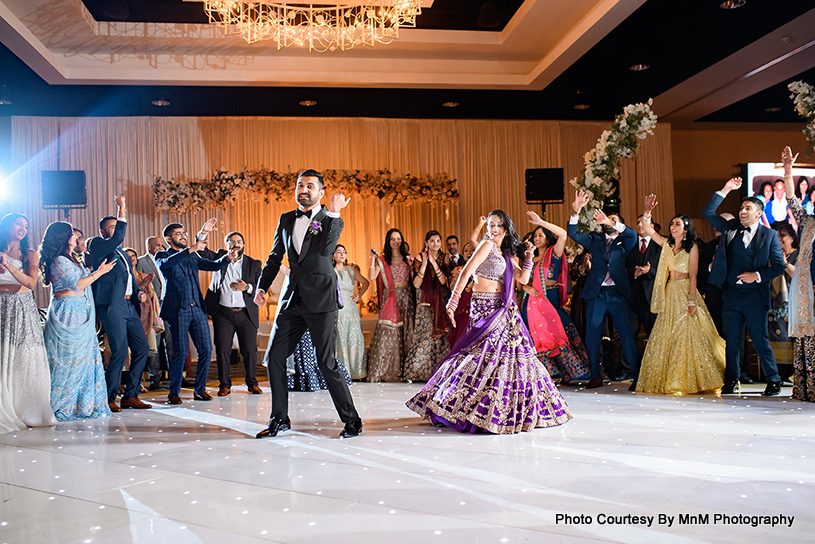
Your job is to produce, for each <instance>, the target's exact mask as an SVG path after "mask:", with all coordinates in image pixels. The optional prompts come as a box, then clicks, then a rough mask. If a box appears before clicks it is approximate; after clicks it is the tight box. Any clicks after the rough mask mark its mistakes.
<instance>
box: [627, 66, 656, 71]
mask: <svg viewBox="0 0 815 544" xmlns="http://www.w3.org/2000/svg"><path fill="white" fill-rule="evenodd" d="M650 67H651V65H650V64H635V65H633V66H629V67H628V69H629V70H631V71H632V72H644V71H646V70H647V69H648V68H650Z"/></svg>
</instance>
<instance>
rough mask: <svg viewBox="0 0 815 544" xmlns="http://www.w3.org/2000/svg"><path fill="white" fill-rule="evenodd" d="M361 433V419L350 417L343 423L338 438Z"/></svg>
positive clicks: (350, 436)
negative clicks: (350, 418)
mask: <svg viewBox="0 0 815 544" xmlns="http://www.w3.org/2000/svg"><path fill="white" fill-rule="evenodd" d="M360 434H362V420H361V419H352V420H351V421H349V422H347V423H346V424H345V428H343V430H342V431H341V432H340V438H352V437H354V436H359V435H360Z"/></svg>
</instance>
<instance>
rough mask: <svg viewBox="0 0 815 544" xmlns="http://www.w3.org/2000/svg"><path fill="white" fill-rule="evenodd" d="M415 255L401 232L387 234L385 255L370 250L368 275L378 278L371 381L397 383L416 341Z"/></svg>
mask: <svg viewBox="0 0 815 544" xmlns="http://www.w3.org/2000/svg"><path fill="white" fill-rule="evenodd" d="M411 260H412V257H411V256H410V253H409V252H408V245H407V242H405V239H404V237H403V236H402V232H401V231H400V230H399V229H390V230H389V231H388V232H387V234H385V247H384V248H383V250H382V255H381V256H380V255H377V253H376V251H374V250H371V266H370V267H369V268H368V276H369V277H370V278H371V280H376V286H377V296H378V300H379V320H378V321H377V322H376V328H375V329H374V336H373V338H372V339H371V347H370V349H369V350H368V381H369V382H398V381H400V380H401V379H402V362H403V361H404V358H405V356H406V355H407V354H408V352H409V351H410V345H411V343H412V341H413V318H414V311H415V310H414V304H413V292H412V288H411V286H410V279H411V270H410V261H411Z"/></svg>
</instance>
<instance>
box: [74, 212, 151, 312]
mask: <svg viewBox="0 0 815 544" xmlns="http://www.w3.org/2000/svg"><path fill="white" fill-rule="evenodd" d="M126 232H127V222H126V221H117V222H116V230H114V231H113V236H111V237H110V238H102V237H101V236H94V237H93V238H91V239H90V240H88V242H87V248H88V257H89V259H90V261H89V264H90V265H91V267H92V268H93V270H97V269H98V268H99V265H100V264H102V263H103V262H105V261H106V260H112V259H113V258H114V257H116V256H118V259H117V260H116V265H115V266H114V267H113V268H112V269H111V270H110V272H108V273H107V274H103V275H101V276H99V278H98V279H97V280H96V281H94V282H93V283H92V284H91V289H93V300H94V304H96V305H97V306H101V305H110V304H114V303H117V302H119V301H123V300H124V298H125V291H126V289H127V275H128V274H127V273H128V271H130V278H131V282H132V287H133V293H132V294H131V296H130V300H129V301H128V302H129V303H130V304H132V305H133V307H134V308H136V312H137V313H141V305H140V304H139V297H138V295H139V286H138V284H137V283H136V276H135V274H134V273H133V267H132V265H131V264H130V259H129V258H128V256H127V253H125V254H124V255H122V254H121V253H119V252H118V251H116V248H118V247H120V246H121V245H122V242H123V241H124V239H125V233H126Z"/></svg>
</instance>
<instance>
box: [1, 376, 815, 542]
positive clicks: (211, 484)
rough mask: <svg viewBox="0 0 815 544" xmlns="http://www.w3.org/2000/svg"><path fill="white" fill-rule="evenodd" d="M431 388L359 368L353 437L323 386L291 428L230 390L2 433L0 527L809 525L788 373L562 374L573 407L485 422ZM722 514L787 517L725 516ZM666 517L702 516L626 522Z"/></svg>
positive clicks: (388, 531)
mask: <svg viewBox="0 0 815 544" xmlns="http://www.w3.org/2000/svg"><path fill="white" fill-rule="evenodd" d="M267 385H268V384H264V383H261V387H263V389H264V391H268V388H267ZM420 386H421V384H402V383H397V384H368V383H354V384H353V385H352V386H351V389H352V393H353V394H354V398H355V400H356V403H357V406H358V409H359V411H360V413H361V414H362V416H363V419H364V420H365V427H364V434H363V435H362V436H360V437H358V438H354V439H351V440H339V439H337V438H335V437H336V436H337V435H338V433H339V430H340V429H341V428H342V425H341V423H340V422H339V421H338V420H337V419H336V417H337V416H336V411H335V410H334V408H333V404H332V403H331V399H330V397H329V396H328V393H327V392H325V391H321V392H317V393H291V394H290V397H289V399H290V416H291V419H292V423H293V430H292V431H290V432H286V433H284V434H282V435H281V436H280V437H278V438H276V439H270V440H255V439H254V435H255V433H256V432H257V431H259V430H260V429H262V428H263V427H264V423H265V421H266V418H267V416H268V413H269V404H270V397H269V395H268V393H266V394H264V395H249V394H247V393H245V392H242V391H239V390H237V389H236V390H235V391H234V392H233V394H232V395H230V396H228V397H217V398H216V399H215V400H214V401H211V402H195V401H192V399H191V395H192V394H191V392H188V391H182V397H185V393H188V394H187V395H186V396H187V397H190V398H189V399H187V398H185V400H184V404H183V405H182V406H181V407H170V406H164V405H161V404H156V405H155V407H154V409H152V410H143V411H135V410H129V411H123V412H121V413H119V414H114V415H113V416H112V417H111V418H108V419H100V420H91V421H72V422H67V423H60V424H58V425H57V427H56V429H36V430H27V431H21V432H16V433H9V434H5V435H0V459H2V480H1V481H0V504H2V509H0V518H1V519H0V542H9V543H11V542H37V543H38V544H39V543H46V542H55V543H57V542H58V543H64V542H77V543H78V542H88V543H90V542H93V543H97V542H117V543H121V542H138V543H139V544H143V543H151V542H174V543H176V542H225V541H226V542H229V543H230V544H238V543H243V542H332V544H333V543H343V542H349V543H352V542H353V543H358V542H377V543H379V542H389V543H401V542H405V543H411V544H414V543H416V542H425V541H426V542H466V541H470V542H494V543H496V544H500V543H515V542H518V543H520V542H543V541H544V540H545V541H547V542H554V541H563V542H601V541H602V542H670V541H680V540H681V541H683V542H711V541H728V542H731V541H732V542H736V541H744V540H746V539H750V540H751V541H766V539H767V538H768V535H772V536H773V540H779V541H786V540H789V541H805V540H807V539H809V538H811V534H813V531H815V514H813V512H812V508H811V505H812V504H813V503H814V502H815V456H814V455H812V451H813V449H815V436H814V435H815V432H812V429H813V428H815V406H813V405H810V404H804V403H799V402H796V401H792V400H790V399H789V396H788V395H789V390H788V389H785V391H784V394H785V395H786V396H782V397H779V398H770V399H768V398H762V397H761V396H760V393H761V390H762V386H760V385H756V386H747V388H745V389H746V392H745V395H744V396H743V397H741V398H735V397H733V398H725V399H723V398H721V397H716V396H712V395H710V396H690V397H666V396H648V395H642V394H632V393H629V392H628V391H627V386H628V385H627V384H620V385H612V386H607V387H604V388H602V389H601V390H600V391H599V392H594V391H584V390H576V389H573V388H566V389H565V390H564V397H565V398H566V401H567V402H568V403H569V406H570V408H571V410H572V412H573V414H574V419H573V420H572V421H570V422H568V423H566V424H564V425H561V426H559V427H555V428H550V429H538V430H535V431H533V432H528V433H520V434H518V435H510V436H492V435H469V434H458V433H456V432H453V431H451V430H449V429H439V428H435V427H432V426H430V425H428V424H426V423H423V422H422V421H421V420H420V419H419V418H418V416H416V415H415V414H413V413H412V412H411V411H410V410H408V409H407V408H406V407H405V405H404V401H405V400H406V399H408V398H410V397H411V396H412V395H414V394H415V393H416V392H417V391H418V389H419V388H420ZM750 387H753V388H754V389H755V391H753V390H752V389H749V388H750ZM155 396H156V400H163V396H166V393H163V392H157V393H156V394H155ZM144 397H145V400H147V401H150V400H151V399H150V396H149V395H145V396H144ZM716 513H723V514H728V515H739V514H743V515H753V516H754V515H768V516H772V515H779V514H783V515H785V516H788V517H790V516H794V521H793V523H792V526H791V527H788V526H786V525H784V526H776V527H775V528H771V527H767V526H759V527H756V528H754V527H752V526H750V525H749V524H736V525H727V526H724V525H721V524H718V525H717V524H714V523H713V521H712V520H713V514H716ZM558 514H569V515H570V516H572V518H570V519H574V517H575V516H581V515H582V516H584V517H583V519H584V520H585V519H587V518H588V517H591V518H592V523H591V524H588V523H564V522H563V521H560V522H558V523H556V516H557V515H558ZM601 514H602V515H603V516H606V517H604V518H602V519H611V520H623V521H624V523H622V524H609V523H604V524H601V523H600V521H599V520H600V519H601V518H600V517H599V516H600V515H601ZM659 514H666V515H668V516H676V519H678V516H679V514H692V515H696V514H710V520H711V521H710V523H707V524H704V523H702V524H686V525H678V524H677V523H676V522H675V523H674V524H673V526H672V527H668V526H667V525H659V524H658V522H656V521H654V522H653V523H652V524H651V526H648V524H645V525H642V524H634V523H633V522H631V521H630V520H632V519H635V518H636V517H637V516H646V517H647V516H655V519H657V518H656V516H658V515H659ZM563 518H564V517H563V516H561V519H563ZM702 519H704V518H702ZM626 520H628V521H626Z"/></svg>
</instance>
